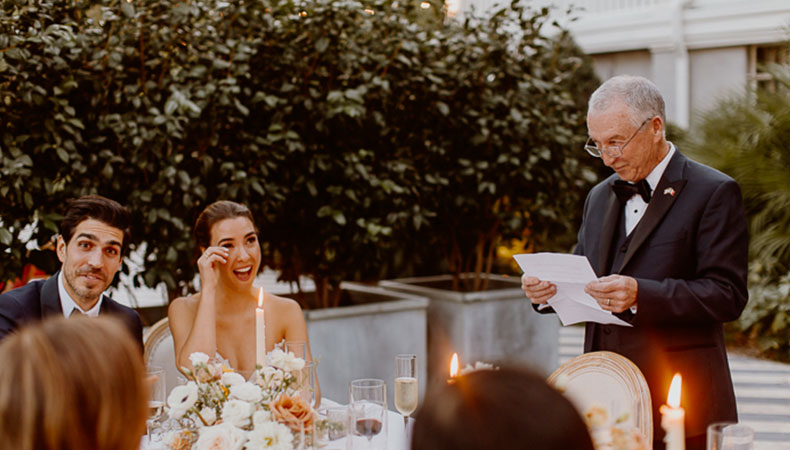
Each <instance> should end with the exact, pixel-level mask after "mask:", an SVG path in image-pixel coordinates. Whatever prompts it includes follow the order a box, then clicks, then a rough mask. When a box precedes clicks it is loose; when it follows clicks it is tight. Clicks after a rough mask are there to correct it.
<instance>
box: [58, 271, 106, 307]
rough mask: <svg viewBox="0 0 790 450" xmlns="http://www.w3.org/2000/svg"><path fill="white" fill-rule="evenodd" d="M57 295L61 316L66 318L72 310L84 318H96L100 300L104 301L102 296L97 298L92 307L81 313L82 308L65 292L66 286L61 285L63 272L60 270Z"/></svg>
mask: <svg viewBox="0 0 790 450" xmlns="http://www.w3.org/2000/svg"><path fill="white" fill-rule="evenodd" d="M58 294H59V295H60V309H61V310H62V311H63V315H64V316H65V317H66V318H68V317H69V316H70V315H71V312H72V311H73V310H75V309H76V310H78V311H79V312H81V313H83V314H85V315H86V316H90V317H98V316H99V310H100V309H101V303H102V300H104V294H101V295H100V296H99V301H98V302H96V304H95V305H93V308H91V309H90V310H88V311H83V310H82V308H80V307H79V305H77V303H76V302H75V301H74V300H73V299H72V298H71V296H70V295H69V293H68V291H66V286H64V285H63V271H62V270H61V271H60V272H59V273H58Z"/></svg>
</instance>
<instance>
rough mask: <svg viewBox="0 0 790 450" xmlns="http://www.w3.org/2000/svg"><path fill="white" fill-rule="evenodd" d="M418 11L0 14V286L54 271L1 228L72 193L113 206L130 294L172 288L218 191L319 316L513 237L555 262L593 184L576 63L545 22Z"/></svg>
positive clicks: (510, 13) (275, 4)
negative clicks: (362, 288) (351, 291)
mask: <svg viewBox="0 0 790 450" xmlns="http://www.w3.org/2000/svg"><path fill="white" fill-rule="evenodd" d="M418 3H419V2H400V4H398V2H395V3H393V2H391V1H384V0H371V1H366V2H357V1H309V2H294V1H278V0H269V1H237V2H225V1H217V0H202V1H172V0H150V1H135V2H127V1H112V0H105V1H103V2H79V1H75V2H62V1H38V2H28V1H24V0H6V1H3V2H2V3H0V5H2V10H0V118H2V119H0V120H2V123H3V127H2V128H1V129H0V176H2V181H1V182H0V208H1V209H0V219H1V220H2V224H0V254H3V255H4V257H3V262H2V264H0V279H5V278H10V277H13V276H15V275H18V274H19V273H20V272H21V268H22V265H23V264H24V263H25V262H26V261H29V260H30V259H31V258H32V259H33V260H35V261H41V262H40V264H42V265H44V266H47V265H49V266H52V267H54V266H56V262H55V260H54V255H50V254H48V253H44V254H41V253H39V252H36V251H35V250H33V251H32V253H31V252H30V251H28V250H27V249H26V248H25V243H24V242H23V240H22V239H20V233H22V232H23V229H24V225H25V224H28V223H35V224H36V225H37V226H35V227H34V231H33V236H32V238H33V239H35V240H36V241H37V242H38V243H39V244H43V243H44V242H46V241H47V240H49V239H51V237H52V235H53V233H54V232H55V231H56V229H57V226H56V223H57V221H58V219H59V216H58V212H60V211H61V210H62V205H63V203H64V202H65V201H66V200H67V199H69V198H73V197H75V196H78V195H83V194H87V193H100V194H102V195H106V196H108V197H112V198H115V199H117V200H119V201H121V202H122V203H124V204H126V205H128V206H129V207H130V208H131V209H132V211H133V213H134V239H135V244H136V245H139V244H141V243H143V242H145V243H147V246H146V258H145V272H144V275H143V278H144V280H142V281H144V282H145V283H146V284H148V285H153V284H155V283H157V282H159V281H164V282H166V283H167V285H168V287H169V288H170V290H171V292H172V293H173V294H175V293H180V292H184V291H186V290H187V289H189V288H190V286H189V282H188V280H192V279H193V277H194V275H195V268H196V266H195V263H194V250H195V249H194V244H193V242H192V240H191V237H190V229H191V225H192V223H193V221H194V218H195V217H196V215H197V213H198V212H199V211H200V210H201V209H202V208H203V207H205V205H206V204H208V203H210V202H212V201H214V200H217V199H224V198H227V199H232V200H235V201H238V202H242V203H245V204H247V205H249V206H250V208H251V209H252V210H253V213H254V215H255V217H256V218H257V221H258V225H259V227H260V228H261V241H262V243H263V248H264V258H265V263H267V264H269V265H271V266H274V267H276V268H278V269H280V270H282V273H283V278H284V279H286V280H296V279H297V277H298V275H300V274H302V275H310V276H312V277H313V278H314V279H315V281H316V283H317V285H318V286H319V292H320V293H321V294H322V295H321V296H319V298H320V299H321V300H320V301H319V303H320V304H321V305H323V306H327V305H331V304H333V303H334V302H336V300H337V295H335V294H333V292H335V291H336V289H334V288H335V287H336V286H337V284H338V283H339V282H340V281H341V280H344V279H357V280H365V279H375V278H378V277H382V276H391V275H393V274H402V273H403V271H412V270H420V267H417V265H415V264H413V262H414V261H422V263H420V264H422V266H421V268H422V270H437V268H438V267H441V263H442V261H448V263H446V266H447V267H449V268H450V269H451V270H453V271H455V272H460V271H466V270H470V269H471V270H476V269H483V271H485V269H486V268H487V267H488V266H489V265H490V261H491V255H492V249H493V246H494V245H495V243H496V242H497V240H499V239H500V238H509V237H513V236H521V235H523V234H524V230H525V229H526V230H529V236H531V237H532V239H533V240H534V242H535V243H536V244H537V245H538V246H539V247H541V248H556V247H561V248H568V246H569V245H570V243H572V241H573V232H574V229H575V225H576V222H577V221H578V211H580V210H581V207H580V205H579V201H580V197H581V196H582V195H583V193H584V192H585V191H586V190H587V188H588V187H589V184H590V183H591V182H593V181H594V180H595V179H596V175H595V172H594V170H593V169H592V168H591V166H590V165H589V164H594V163H595V161H590V160H588V159H587V158H585V154H584V152H583V151H581V150H579V149H581V146H582V144H583V141H584V139H585V136H586V130H585V127H584V108H583V104H584V102H585V101H586V96H587V94H589V87H590V86H594V84H595V79H594V76H593V75H592V71H591V69H590V65H589V61H586V60H585V59H584V58H583V57H582V56H581V54H580V52H579V51H578V49H576V47H575V46H574V45H573V43H572V42H571V41H570V39H569V38H568V36H567V34H565V33H564V32H562V31H561V30H559V31H557V30H555V31H552V34H551V35H549V34H548V33H549V28H551V24H549V23H548V20H549V19H548V11H547V10H539V11H534V10H530V9H528V8H527V7H525V6H523V5H521V4H520V3H519V2H513V3H512V4H511V5H508V6H507V7H504V8H502V9H501V10H499V11H497V12H496V13H495V14H493V15H492V16H490V17H486V18H474V17H473V18H468V19H467V20H464V21H462V22H457V21H449V20H448V21H443V20H442V14H441V5H440V4H439V3H437V2H433V3H431V8H430V9H428V10H423V9H422V8H419V7H416V6H415V5H417V4H418ZM396 5H397V7H396ZM22 237H23V238H24V237H25V236H22ZM415 243H416V244H415ZM437 254H439V255H442V256H441V257H440V258H436V255H437ZM473 287H476V288H480V287H482V286H481V285H478V286H473Z"/></svg>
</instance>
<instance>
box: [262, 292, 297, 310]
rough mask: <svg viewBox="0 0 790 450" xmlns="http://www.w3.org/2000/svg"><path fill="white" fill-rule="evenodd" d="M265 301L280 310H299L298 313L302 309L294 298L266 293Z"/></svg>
mask: <svg viewBox="0 0 790 450" xmlns="http://www.w3.org/2000/svg"><path fill="white" fill-rule="evenodd" d="M266 301H267V302H269V304H270V305H271V306H272V307H274V308H277V309H278V310H281V311H299V312H300V313H301V311H302V308H301V307H300V306H299V303H298V302H297V301H296V300H294V299H290V298H287V297H280V296H279V295H274V294H266Z"/></svg>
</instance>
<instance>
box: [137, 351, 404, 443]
mask: <svg viewBox="0 0 790 450" xmlns="http://www.w3.org/2000/svg"><path fill="white" fill-rule="evenodd" d="M296 354H299V351H298V348H294V346H293V345H291V346H286V349H285V350H282V349H279V348H276V349H275V350H273V351H272V352H270V353H268V354H266V355H259V356H260V357H261V362H263V363H264V365H260V364H259V365H258V366H257V369H256V370H255V371H254V372H253V373H252V374H251V375H250V377H249V378H245V377H244V376H242V375H241V374H239V373H237V372H235V371H233V370H232V369H231V368H228V367H227V366H226V365H225V364H224V363H223V361H221V360H217V359H216V358H214V359H212V358H209V357H208V355H205V354H202V353H193V354H192V355H190V360H191V362H192V365H193V367H194V371H187V372H186V377H187V378H186V382H185V383H184V384H181V385H179V386H177V387H175V388H174V389H173V390H172V391H171V392H170V393H169V394H168V395H167V396H165V389H164V374H163V371H162V369H161V368H158V367H153V366H151V367H149V368H148V380H149V382H150V383H151V388H150V399H149V405H150V408H151V409H150V411H151V417H150V418H149V420H148V421H147V433H146V435H145V436H144V437H143V439H142V441H141V446H140V448H141V450H165V449H168V450H191V449H195V450H202V449H234V450H253V449H279V450H287V449H293V450H302V449H315V448H321V449H327V450H352V449H360V450H374V449H390V450H406V449H408V448H409V444H408V442H409V439H408V430H409V429H410V427H411V426H412V425H413V420H412V421H411V423H410V422H409V415H410V414H411V413H413V412H414V410H416V408H417V397H418V392H417V379H416V364H417V361H416V356H415V355H398V356H396V358H395V374H396V379H397V380H398V381H397V382H396V385H395V386H394V389H395V392H396V398H397V399H396V407H397V408H398V409H399V411H401V413H402V415H401V414H399V413H396V412H394V411H391V410H389V409H388V405H387V385H386V383H385V382H384V381H383V380H380V379H374V378H364V379H358V380H353V381H351V382H350V384H349V399H348V403H347V404H342V403H339V402H337V401H334V400H331V399H327V398H324V399H322V400H321V404H320V407H318V408H316V399H315V395H314V392H315V390H314V389H315V368H314V366H313V364H312V363H311V362H305V360H304V359H303V358H300V357H297V356H296ZM302 355H304V353H302Z"/></svg>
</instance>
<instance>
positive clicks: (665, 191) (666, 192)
mask: <svg viewBox="0 0 790 450" xmlns="http://www.w3.org/2000/svg"><path fill="white" fill-rule="evenodd" d="M664 195H671V196H673V197H674V196H675V190H674V189H672V188H671V187H668V188H666V189H664Z"/></svg>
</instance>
